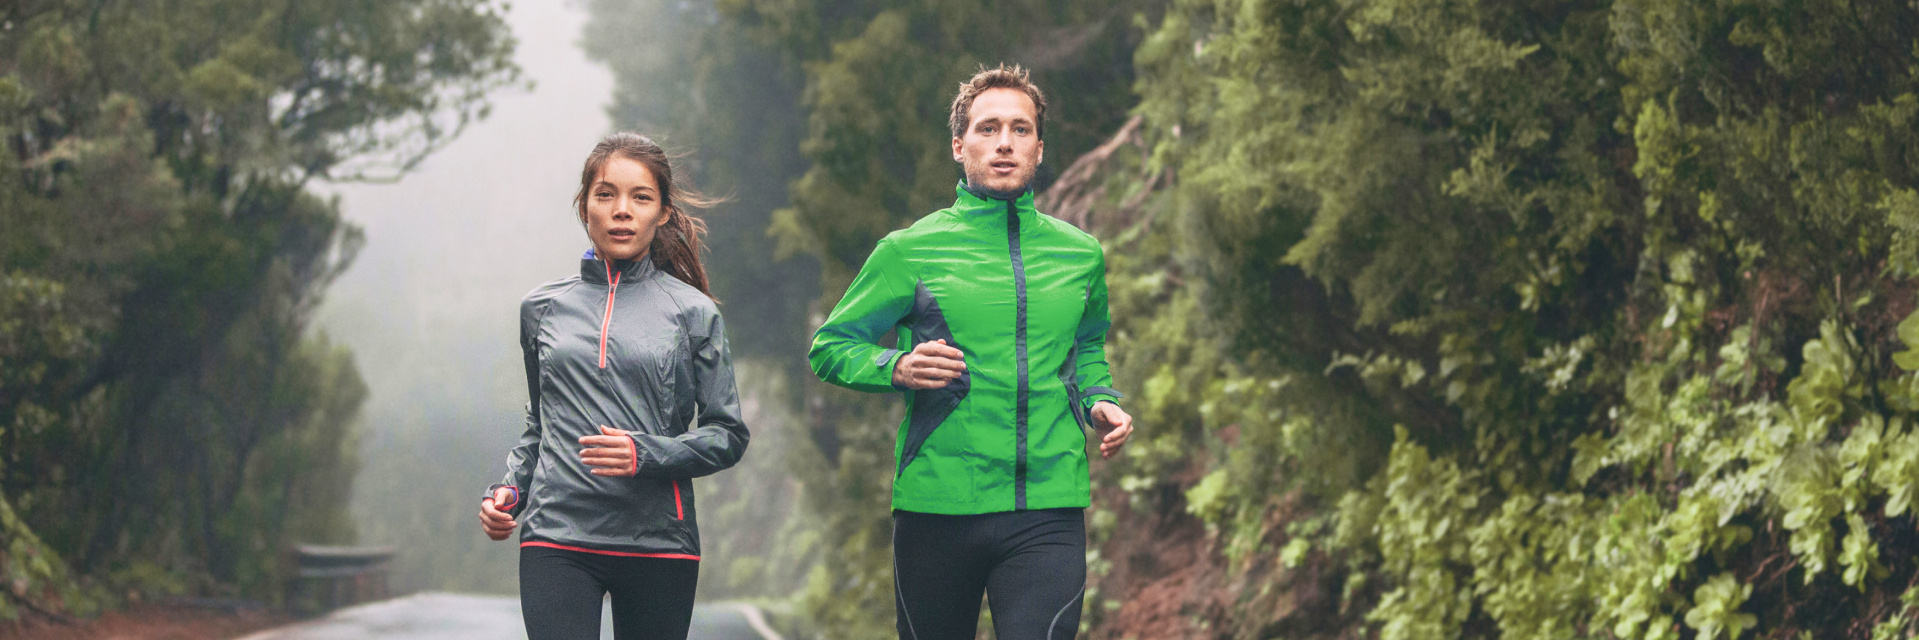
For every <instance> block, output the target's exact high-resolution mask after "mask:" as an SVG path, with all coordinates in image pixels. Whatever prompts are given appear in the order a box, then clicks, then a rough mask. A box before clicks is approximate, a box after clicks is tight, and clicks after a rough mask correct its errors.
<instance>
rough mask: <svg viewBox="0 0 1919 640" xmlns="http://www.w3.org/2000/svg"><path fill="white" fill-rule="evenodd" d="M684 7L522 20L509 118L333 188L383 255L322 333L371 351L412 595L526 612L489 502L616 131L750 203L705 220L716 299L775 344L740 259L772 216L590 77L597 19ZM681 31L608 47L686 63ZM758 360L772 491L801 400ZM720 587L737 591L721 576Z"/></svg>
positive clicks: (349, 284)
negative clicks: (529, 349)
mask: <svg viewBox="0 0 1919 640" xmlns="http://www.w3.org/2000/svg"><path fill="white" fill-rule="evenodd" d="M670 6H671V4H670V3H658V2H629V3H625V5H624V6H622V5H617V4H612V3H604V2H603V3H599V6H597V7H593V6H589V5H588V4H586V3H583V2H566V3H547V2H534V3H516V4H513V5H511V9H510V10H509V11H508V12H507V13H506V22H507V24H508V25H509V26H510V27H511V29H512V32H513V35H514V36H515V37H516V38H517V39H518V41H519V44H518V48H517V50H516V51H515V60H516V61H517V62H518V63H519V65H520V68H521V69H522V72H523V77H524V78H525V80H526V83H525V84H524V85H522V86H520V87H515V88H509V89H507V90H503V91H500V92H498V93H496V94H494V96H493V110H492V113H491V115H490V117H489V118H487V119H486V120H483V121H480V122H478V123H477V124H475V125H473V126H471V127H470V128H469V129H467V130H466V131H465V132H464V133H463V134H462V135H461V136H460V137H459V138H458V139H456V140H455V141H453V143H452V144H450V145H447V146H446V147H445V148H444V149H442V150H440V151H438V152H436V153H435V154H433V155H431V156H429V157H428V158H427V159H426V160H425V161H424V162H422V163H421V164H420V165H419V166H417V167H416V168H415V169H413V170H412V171H411V172H409V173H407V174H405V175H404V176H402V177H401V178H400V179H399V180H398V181H397V182H395V183H392V184H335V185H329V186H328V187H327V188H326V192H327V193H329V194H331V195H334V196H337V197H338V198H339V199H340V200H339V203H340V208H341V212H342V215H343V217H344V218H346V219H347V220H349V221H351V222H353V223H354V224H357V225H359V226H360V227H361V228H362V229H364V230H365V233H366V236H367V241H366V244H365V246H364V248H362V249H361V251H360V253H359V254H358V257H357V259H356V260H355V262H354V264H353V266H352V267H351V268H350V269H349V270H348V271H347V272H346V273H345V274H344V275H342V276H341V277H340V278H339V280H338V281H337V282H336V283H335V284H334V285H333V287H332V288H331V289H330V290H329V292H328V294H327V298H326V302H325V303H324V304H323V305H322V307H321V308H320V310H319V312H318V314H317V317H316V327H317V328H319V329H320V330H322V331H324V332H326V333H327V334H328V335H329V336H331V337H332V339H333V340H334V341H335V342H337V343H339V344H342V345H345V346H348V347H350V348H351V349H352V350H353V352H354V354H356V355H355V357H356V359H357V360H358V362H359V365H360V370H361V372H362V375H363V376H364V377H365V378H366V381H367V386H368V388H369V389H370V390H371V391H370V392H369V394H368V396H367V400H366V405H365V409H364V411H365V413H364V415H363V418H362V420H363V422H362V427H361V430H360V433H361V438H362V440H361V442H360V444H359V451H360V456H361V465H362V467H361V472H360V474H359V475H358V476H357V477H356V478H355V480H354V485H353V492H352V503H351V505H352V507H351V511H352V515H353V519H354V522H355V523H356V524H357V525H358V528H359V540H360V542H361V543H363V544H384V545H393V546H395V547H396V548H398V550H399V554H398V556H397V558H396V559H395V561H394V571H393V578H392V587H393V588H394V589H395V590H396V591H398V592H410V591H417V590H454V591H479V592H495V593H517V587H518V550H517V545H516V544H515V543H513V542H512V540H515V539H517V537H516V538H514V539H509V540H508V541H501V542H493V541H490V540H487V539H486V538H485V536H484V535H483V534H481V532H480V530H479V528H478V526H477V524H476V523H475V519H474V512H475V511H476V510H477V504H478V499H479V495H480V494H481V493H482V492H483V490H484V489H485V487H486V486H487V485H489V484H492V483H494V482H498V481H499V478H500V477H501V475H502V474H503V473H504V471H505V463H504V459H505V455H506V451H507V449H508V448H510V447H511V446H512V445H513V443H514V442H516V441H517V440H518V438H519V435H520V432H521V430H522V428H523V424H524V423H523V417H524V406H525V404H524V403H525V402H526V398H527V394H526V380H525V374H524V370H523V368H522V362H521V354H520V349H519V338H518V331H519V315H518V309H519V301H520V298H521V296H523V295H524V294H525V293H526V292H527V291H529V290H531V289H533V288H534V287H535V286H536V285H538V284H540V283H542V282H546V281H550V280H554V279H558V278H562V277H565V276H568V275H572V274H575V273H577V271H578V268H579V257H580V254H581V253H582V252H583V251H584V250H585V248H586V247H588V246H589V244H588V241H587V239H586V236H585V232H584V231H583V230H582V229H581V227H580V226H579V224H578V223H577V221H576V220H577V218H576V215H575V213H574V210H573V205H572V198H573V195H574V193H575V191H576V190H577V189H578V188H579V182H578V180H579V170H580V166H581V164H582V163H583V162H584V160H585V157H586V155H587V152H588V151H590V150H591V149H592V147H593V145H594V144H595V143H597V142H598V141H599V139H600V137H602V136H604V135H606V134H608V133H611V132H613V131H615V130H629V131H638V132H642V133H646V134H649V135H652V136H654V137H655V138H656V139H659V140H661V141H662V142H663V143H665V144H666V145H667V146H668V148H669V150H671V151H674V152H678V153H680V154H682V157H680V158H679V159H678V160H676V166H675V169H676V171H679V172H680V173H681V175H682V177H683V178H685V177H692V178H693V179H694V180H697V181H699V184H700V186H701V187H703V188H705V190H707V191H709V192H711V193H713V194H714V195H731V196H732V198H731V200H730V201H729V202H727V203H724V204H722V205H721V206H720V207H717V208H716V209H715V210H714V211H710V212H696V213H697V214H699V215H702V216H703V217H705V218H706V219H707V220H708V223H709V227H710V229H711V231H712V236H711V237H709V239H708V243H709V247H710V252H709V254H708V256H707V260H708V263H707V268H708V270H709V271H711V272H713V276H714V277H713V279H714V286H715V289H716V291H715V292H716V294H718V295H719V296H721V298H722V300H723V301H726V302H727V303H728V304H726V305H725V306H723V307H722V312H723V313H725V314H726V317H727V319H728V323H729V334H732V336H731V337H732V339H733V340H734V341H735V342H736V343H738V342H741V338H740V335H741V334H742V333H749V332H764V331H765V329H764V327H762V326H760V325H758V324H756V323H754V322H752V321H751V320H750V319H746V318H743V317H742V316H743V312H742V311H741V310H742V309H744V310H745V311H747V312H750V311H753V310H755V309H754V307H753V305H752V303H751V302H746V303H739V302H736V300H753V299H759V300H765V299H768V298H776V297H777V296H769V295H767V294H766V293H765V292H750V291H742V290H741V289H742V287H741V286H740V276H739V275H738V274H739V273H740V272H741V271H742V270H741V269H739V268H737V267H736V266H734V264H733V263H738V262H740V257H739V256H738V252H740V251H742V250H751V249H752V247H751V246H750V243H748V246H739V244H738V243H728V242H727V240H728V239H729V237H731V236H739V235H741V234H743V233H748V232H751V231H754V230H757V229H753V228H748V227H749V225H751V224H752V222H753V220H740V218H742V217H749V218H757V221H758V223H759V227H761V228H763V226H764V220H765V215H766V211H765V210H762V211H760V212H759V215H758V216H751V214H741V213H737V212H735V211H734V209H737V208H738V207H739V206H740V202H739V201H740V200H741V198H740V197H739V195H738V194H739V193H740V192H741V189H739V188H737V187H735V186H732V185H724V184H720V185H712V186H711V187H709V185H707V184H706V181H704V180H700V178H701V177H702V176H701V175H700V171H699V170H700V169H701V164H700V161H701V160H702V159H703V158H702V156H701V154H699V153H698V150H696V149H687V148H685V147H684V145H678V144H676V142H678V140H677V139H676V138H679V137H681V136H676V135H675V134H676V133H677V132H675V131H673V130H670V129H668V127H666V126H665V123H664V122H663V121H665V120H667V118H664V117H662V116H663V115H666V114H662V113H659V111H660V110H663V109H666V108H669V107H665V106H653V108H652V111H653V112H652V113H646V112H645V111H646V110H645V109H628V111H627V112H626V113H622V114H620V115H621V116H622V117H620V118H619V120H618V121H616V120H615V119H614V118H612V117H610V116H609V115H608V110H609V107H613V106H614V104H613V102H614V101H613V94H614V91H615V78H614V76H613V74H612V73H611V71H610V70H609V68H608V64H607V62H606V61H605V60H594V59H589V58H588V56H587V54H586V52H585V51H584V49H583V48H582V41H583V40H584V39H585V37H586V33H587V29H586V27H587V24H588V22H589V19H590V16H589V14H588V12H589V11H590V10H599V11H601V12H602V13H603V14H612V13H616V12H617V13H624V14H626V16H625V17H626V18H627V19H628V20H631V21H632V22H634V23H642V24H645V23H652V24H657V23H659V22H662V18H663V17H666V16H663V15H661V14H663V13H666V12H669V11H671V10H672V9H670V8H667V7H670ZM679 6H680V7H686V6H688V5H687V4H685V3H680V4H679ZM600 19H601V20H602V21H603V22H604V21H617V20H619V19H620V17H618V16H607V15H602V16H601V17H600ZM669 24H670V23H669ZM670 31H671V29H662V28H658V27H655V28H654V29H653V30H651V31H641V30H621V31H615V32H611V33H607V34H606V35H605V37H606V38H608V39H610V40H612V41H613V42H614V43H615V44H614V46H616V47H623V48H625V49H627V51H625V52H624V53H627V54H630V55H632V56H634V57H637V58H641V59H662V58H665V59H669V60H670V58H671V57H672V54H670V53H669V51H670V49H671V48H673V47H685V46H687V45H688V42H687V41H686V39H685V38H684V36H686V35H688V34H686V33H684V32H682V33H680V34H672V33H668V32H670ZM672 35H679V36H681V37H680V38H674V37H668V36H672ZM661 75H662V76H664V75H665V74H661ZM672 79H673V78H672V77H671V76H666V77H660V78H630V80H632V81H633V82H631V83H630V84H639V85H641V86H640V87H638V88H634V89H631V90H632V91H634V92H635V93H639V94H641V95H643V96H644V95H645V94H647V93H650V91H649V90H648V89H647V88H645V86H644V85H645V83H647V82H649V81H658V82H659V84H660V85H661V86H660V87H658V88H657V89H654V90H668V89H670V88H671V85H670V84H669V82H670V81H671V80H672ZM648 97H650V96H648ZM652 99H653V100H655V102H656V104H657V103H658V102H659V99H658V98H652ZM649 116H650V117H649ZM688 174H691V175H690V176H688ZM783 186H784V184H783V182H782V181H776V182H775V183H774V184H772V185H770V187H771V188H770V189H768V188H766V187H764V186H763V187H762V188H761V189H760V190H761V191H769V190H770V191H773V192H777V191H778V190H779V189H781V188H783ZM753 204H760V206H762V207H764V206H765V204H764V203H753ZM761 235H764V234H763V233H762V234H761ZM764 259H765V256H764V255H762V256H761V260H762V261H763V260H764ZM789 262H800V261H799V260H793V261H789ZM788 271H789V273H788V274H787V276H786V277H785V280H786V282H785V283H784V284H783V285H782V286H784V287H786V288H788V289H792V290H796V291H799V292H801V293H802V294H804V292H808V291H811V290H813V289H814V288H815V287H814V286H813V284H812V283H811V282H808V281H807V280H808V279H809V278H816V277H817V276H815V275H811V274H812V273H813V271H812V270H811V269H808V268H806V266H805V265H804V264H801V265H797V268H794V267H792V266H789V269H788ZM729 275H730V276H732V277H730V278H729V277H728V276H729ZM789 332H791V330H790V329H789ZM746 342H747V343H748V344H747V345H745V348H742V346H741V345H738V344H736V346H735V359H736V362H735V366H736V375H737V377H738V378H739V384H740V388H741V392H742V403H743V405H744V409H745V410H746V412H747V413H746V415H747V418H748V422H747V424H748V426H749V427H750V428H751V429H752V430H753V432H754V439H753V442H752V446H751V449H750V450H751V451H752V453H751V454H750V455H749V456H748V460H749V462H747V463H744V464H742V465H741V466H740V467H737V468H735V469H733V470H729V471H728V472H726V475H732V474H747V473H751V474H772V473H775V466H776V465H774V464H771V463H773V462H774V461H776V460H778V457H777V456H773V455H769V454H770V453H771V452H769V451H768V450H767V447H768V446H769V443H773V442H776V441H777V440H776V439H775V438H772V437H769V436H770V432H771V431H774V430H778V429H779V428H780V427H781V425H780V424H779V421H781V420H784V419H786V418H785V416H786V415H787V413H786V412H785V411H784V410H782V409H780V408H778V407H768V406H766V404H767V401H768V398H766V397H762V396H767V395H769V394H770V395H772V396H775V397H773V398H771V401H772V402H773V403H774V404H778V403H780V402H785V401H786V398H785V397H784V396H781V395H780V394H779V393H775V392H772V391H771V389H774V388H776V387H777V385H780V384H782V383H781V382H780V380H781V379H782V378H781V377H782V375H783V373H784V372H782V371H781V370H780V367H781V365H779V364H774V365H767V364H762V363H761V362H760V361H761V360H764V359H765V358H764V356H763V354H761V353H756V352H755V351H754V350H753V349H752V348H751V347H752V345H755V344H764V343H766V342H767V341H766V340H765V339H764V338H761V339H759V340H757V341H756V340H754V339H753V338H750V337H749V338H748V339H747V340H746ZM787 357H789V358H791V359H792V360H794V361H795V362H799V364H798V365H797V366H799V367H803V366H804V364H803V362H800V359H801V358H802V357H803V352H801V351H789V352H788V354H787ZM784 366H785V367H787V368H792V367H793V366H795V365H794V364H793V363H785V365H784ZM802 370H803V369H802ZM716 481H720V482H723V480H716V479H713V478H701V479H697V480H695V495H698V496H701V498H700V499H701V500H702V513H715V514H726V513H727V512H726V511H722V510H721V509H720V508H719V507H721V506H722V505H719V504H712V503H714V502H717V501H718V500H720V499H721V495H720V494H719V493H716V492H719V491H722V489H721V488H720V487H715V486H713V485H714V483H715V482H716ZM735 484H738V481H736V482H735ZM735 511H737V510H735ZM742 525H744V526H752V527H755V528H758V527H773V528H777V527H778V525H779V521H778V520H777V519H771V518H752V519H744V520H742V519H739V518H737V517H736V518H731V519H729V518H727V517H726V516H725V515H720V516H719V517H711V518H707V519H704V520H703V522H702V527H701V529H702V532H701V533H702V536H703V538H704V539H705V541H706V545H707V546H708V548H709V549H712V548H714V547H715V546H716V539H724V538H726V533H725V530H724V527H729V526H742ZM755 535H761V534H760V533H758V532H755ZM719 544H724V543H723V542H721V543H719ZM708 555H713V554H712V553H711V552H710V551H709V554H708ZM726 568H727V564H726V563H724V562H716V561H709V562H706V563H704V565H703V570H704V571H706V572H707V574H708V575H706V576H704V578H705V579H704V580H703V584H702V588H703V590H706V591H722V592H724V591H726V588H725V587H726V585H727V581H726V580H725V579H724V573H723V572H724V570H725V569H726ZM716 572H721V577H717V578H716V577H714V575H712V574H714V573H716Z"/></svg>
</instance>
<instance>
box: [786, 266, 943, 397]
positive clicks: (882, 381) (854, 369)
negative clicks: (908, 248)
mask: <svg viewBox="0 0 1919 640" xmlns="http://www.w3.org/2000/svg"><path fill="white" fill-rule="evenodd" d="M917 282H918V281H917V280H916V279H915V278H914V276H913V273H912V270H911V268H910V266H909V265H908V264H907V263H906V260H905V259H904V258H903V257H902V256H901V255H900V252H899V249H898V248H896V247H894V246H893V243H892V242H891V241H889V240H881V241H880V243H879V246H878V247H876V248H874V249H873V255H872V256H870V257H868V258H867V259H866V264H865V265H863V266H861V267H860V273H859V275H858V276H855V277H854V278H853V284H852V285H851V286H848V287H847V288H846V295H845V296H844V297H841V298H840V303H839V304H838V305H835V306H834V307H833V313H832V315H830V316H827V318H826V324H823V325H820V330H819V331H818V332H816V333H814V334H813V349H812V351H810V352H809V353H808V354H807V360H808V362H809V363H810V364H811V365H812V366H813V375H816V376H819V378H820V379H821V380H824V381H826V382H829V383H832V384H836V385H839V386H842V387H846V388H848V389H853V390H855V391H868V392H874V393H881V392H887V391H901V390H902V389H899V388H897V387H894V386H893V364H894V363H895V362H897V361H898V360H899V356H900V351H899V350H898V349H888V348H886V347H882V346H880V345H879V339H880V336H882V335H885V334H886V332H887V331H889V330H891V329H892V328H893V326H894V325H896V324H899V321H900V319H902V318H905V317H906V314H907V313H908V312H910V311H912V308H913V291H914V290H915V288H916V287H917Z"/></svg>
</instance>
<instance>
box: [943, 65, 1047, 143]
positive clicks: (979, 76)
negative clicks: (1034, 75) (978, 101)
mask: <svg viewBox="0 0 1919 640" xmlns="http://www.w3.org/2000/svg"><path fill="white" fill-rule="evenodd" d="M987 89H1016V90H1019V91H1023V92H1025V93H1026V97H1028V98H1032V99H1033V120H1034V122H1033V126H1034V127H1035V129H1036V130H1035V133H1037V134H1039V135H1040V136H1041V137H1044V136H1045V135H1046V94H1045V93H1042V92H1040V90H1039V85H1036V84H1033V81H1032V79H1030V78H1028V77H1026V70H1025V69H1021V68H1020V66H1019V65H1013V66H1011V67H1008V66H1006V64H1005V63H1000V65H999V66H998V67H994V68H992V69H988V68H986V67H985V66H983V65H982V66H981V67H980V71H979V73H976V74H973V79H971V80H967V81H965V82H962V83H960V90H959V95H957V96H954V97H953V114H952V115H951V116H949V117H948V118H947V121H946V124H947V126H948V127H950V128H952V129H953V137H955V138H959V137H964V136H965V134H966V125H968V124H971V121H972V114H971V113H970V112H971V111H972V110H973V99H974V98H978V97H979V94H980V93H982V92H985V91H986V90H987Z"/></svg>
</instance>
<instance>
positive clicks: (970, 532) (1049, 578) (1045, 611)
mask: <svg viewBox="0 0 1919 640" xmlns="http://www.w3.org/2000/svg"><path fill="white" fill-rule="evenodd" d="M982 593H984V594H985V595H986V601H987V605H988V606H989V607H990V608H991V609H992V612H993V633H994V637H997V638H1000V639H1001V640H1071V639H1072V638H1073V637H1074V635H1076V634H1078V633H1079V611H1080V607H1081V606H1084V605H1083V603H1082V602H1081V600H1083V599H1084V597H1085V595H1086V520H1085V513H1084V511H1083V510H1081V509H1070V508H1069V509H1041V510H1034V511H1009V512H1005V513H986V514H980V515H970V516H943V515H934V514H928V513H913V512H910V511H895V512H893V594H894V604H895V606H896V608H897V610H898V613H899V619H898V626H899V634H900V639H901V640H972V638H973V634H974V632H975V631H977V627H978V624H979V599H980V595H981V594H982Z"/></svg>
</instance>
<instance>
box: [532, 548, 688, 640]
mask: <svg viewBox="0 0 1919 640" xmlns="http://www.w3.org/2000/svg"><path fill="white" fill-rule="evenodd" d="M699 579H700V561H698V560H681V559H677V558H632V557H624V556H608V555H600V554H595V553H586V552H582V551H571V550H567V549H552V548H547V547H520V614H521V615H522V616H524V617H525V618H526V637H527V639H528V640H599V638H600V600H601V598H602V597H603V596H605V595H606V594H608V593H612V594H613V637H615V638H618V639H619V640H655V639H660V640H686V629H687V626H688V625H691V624H692V623H693V588H694V587H695V586H697V585H698V583H699Z"/></svg>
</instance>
